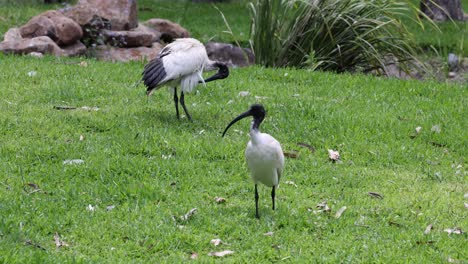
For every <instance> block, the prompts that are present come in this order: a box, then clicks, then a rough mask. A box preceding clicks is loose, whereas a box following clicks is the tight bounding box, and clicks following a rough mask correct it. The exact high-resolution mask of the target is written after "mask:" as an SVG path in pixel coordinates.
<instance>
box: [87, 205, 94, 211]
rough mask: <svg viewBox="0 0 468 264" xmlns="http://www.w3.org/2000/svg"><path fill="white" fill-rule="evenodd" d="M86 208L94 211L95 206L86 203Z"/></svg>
mask: <svg viewBox="0 0 468 264" xmlns="http://www.w3.org/2000/svg"><path fill="white" fill-rule="evenodd" d="M86 210H88V211H90V212H94V211H96V206H92V205H90V204H88V206H87V207H86Z"/></svg>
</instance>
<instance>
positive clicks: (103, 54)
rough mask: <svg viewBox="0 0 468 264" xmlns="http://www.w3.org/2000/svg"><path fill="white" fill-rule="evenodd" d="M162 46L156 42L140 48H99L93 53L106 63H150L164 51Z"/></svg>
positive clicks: (102, 46) (103, 46)
mask: <svg viewBox="0 0 468 264" xmlns="http://www.w3.org/2000/svg"><path fill="white" fill-rule="evenodd" d="M162 47H163V46H162V45H161V44H159V43H157V42H155V43H153V45H152V46H151V47H150V48H148V47H138V48H117V47H110V46H105V45H101V46H97V47H96V48H95V49H94V50H93V53H94V55H95V57H96V58H98V59H100V60H105V61H113V62H117V61H120V62H127V61H143V60H146V61H149V60H151V59H153V58H155V57H156V56H157V55H158V53H159V51H160V50H161V49H162Z"/></svg>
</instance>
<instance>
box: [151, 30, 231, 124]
mask: <svg viewBox="0 0 468 264" xmlns="http://www.w3.org/2000/svg"><path fill="white" fill-rule="evenodd" d="M216 68H218V69H219V70H218V72H217V73H216V74H215V75H213V76H211V77H210V78H208V79H206V80H204V79H203V76H202V73H203V72H204V71H211V70H215V69H216ZM228 75H229V69H228V68H227V66H226V65H225V64H224V63H221V62H217V61H212V60H210V59H209V58H208V55H207V53H206V49H205V46H204V45H203V44H202V43H201V42H200V41H198V40H196V39H193V38H180V39H176V40H175V41H174V42H172V43H170V44H168V45H166V46H165V47H164V48H163V49H162V50H161V51H160V52H159V54H158V56H157V57H156V58H154V59H153V60H151V61H150V62H149V63H148V64H146V65H145V69H144V71H143V81H144V84H145V85H146V87H147V91H146V93H147V95H148V96H149V95H151V94H152V93H153V92H154V91H156V90H158V89H160V88H161V87H162V86H164V85H167V86H169V88H170V91H172V92H173V93H174V101H175V104H176V112H177V117H179V110H178V101H179V100H178V96H177V86H180V87H181V91H180V92H181V95H180V96H181V97H180V103H181V105H182V107H183V108H184V111H185V113H186V114H187V117H188V118H189V119H191V118H190V115H189V114H188V112H187V109H186V107H185V102H184V93H190V92H192V91H193V90H194V88H195V87H196V86H197V85H198V83H205V82H209V81H213V80H216V79H224V78H226V77H227V76H228Z"/></svg>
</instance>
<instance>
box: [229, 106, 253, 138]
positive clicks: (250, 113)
mask: <svg viewBox="0 0 468 264" xmlns="http://www.w3.org/2000/svg"><path fill="white" fill-rule="evenodd" d="M249 116H252V112H251V111H250V109H249V110H248V111H246V112H244V113H242V114H240V115H239V116H237V117H236V118H234V120H232V121H231V123H229V125H228V126H227V127H226V129H225V130H224V132H223V136H222V137H224V135H225V134H226V132H227V131H228V129H229V128H230V127H231V126H232V125H234V124H235V123H236V122H237V121H239V120H241V119H243V118H246V117H249Z"/></svg>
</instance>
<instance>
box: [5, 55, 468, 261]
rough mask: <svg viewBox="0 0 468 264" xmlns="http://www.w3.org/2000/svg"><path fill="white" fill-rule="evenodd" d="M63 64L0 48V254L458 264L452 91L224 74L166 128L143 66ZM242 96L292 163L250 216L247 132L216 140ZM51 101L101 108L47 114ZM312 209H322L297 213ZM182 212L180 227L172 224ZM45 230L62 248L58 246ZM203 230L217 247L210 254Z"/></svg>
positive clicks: (460, 111)
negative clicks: (220, 200)
mask: <svg viewBox="0 0 468 264" xmlns="http://www.w3.org/2000/svg"><path fill="white" fill-rule="evenodd" d="M75 62H76V63H78V62H80V59H56V58H51V57H46V58H43V59H36V58H30V57H14V56H0V72H2V98H1V100H0V111H1V112H2V115H1V116H0V125H1V126H0V141H1V142H2V144H1V147H0V155H1V157H2V158H1V159H0V182H1V184H0V209H1V212H2V217H1V218H0V219H1V221H0V262H2V263H27V262H38V263H44V262H47V263H51V262H52V263H65V262H86V263H89V262H97V263H102V262H107V263H115V262H118V263H128V262H137V263H148V262H158V263H161V262H162V263H165V262H181V261H186V260H189V257H190V254H191V253H192V252H196V253H198V254H199V255H198V261H200V262H212V261H216V260H215V259H213V257H209V256H208V255H207V254H208V253H209V252H212V251H218V250H224V249H229V250H233V251H235V253H234V254H233V255H231V256H228V257H225V258H223V259H222V260H218V261H219V262H231V263H241V262H250V261H255V262H258V263H265V262H277V261H281V260H285V261H288V262H293V263H296V262H303V263H305V262H331V263H336V262H351V263H359V262H366V263H368V262H377V263H390V262H391V263H408V262H411V263H429V262H431V263H434V262H439V263H445V262H447V260H448V258H452V259H457V260H461V261H467V260H468V249H467V248H466V246H463V245H466V242H467V236H466V234H462V235H456V234H452V235H448V234H447V233H446V232H444V231H443V230H444V229H446V228H454V227H460V228H461V229H462V230H463V231H466V230H467V228H468V221H467V218H466V216H467V211H466V209H465V208H464V205H463V203H464V202H468V200H467V199H465V198H463V196H464V194H465V193H467V191H468V184H467V174H466V170H465V165H466V164H465V156H466V154H467V143H468V142H467V133H466V131H467V126H466V116H467V112H466V108H465V107H464V106H465V105H466V103H467V102H466V98H467V94H466V88H465V87H463V86H457V85H451V84H445V83H435V82H419V81H403V80H394V79H380V78H374V77H370V76H362V75H347V74H342V75H334V74H329V73H321V72H309V71H305V70H292V69H278V70H273V69H263V68H260V67H250V68H244V69H234V70H233V71H232V74H231V76H230V77H229V78H228V79H226V80H223V81H219V82H214V83H209V84H207V86H206V87H205V88H204V87H201V88H200V93H199V94H190V95H188V96H187V98H186V100H187V103H188V107H189V111H190V112H191V114H192V116H193V118H194V122H193V123H191V122H189V121H188V120H187V119H186V118H182V119H181V120H177V119H176V118H175V111H174V109H173V108H174V106H173V102H172V99H171V96H170V94H169V93H168V92H166V91H164V90H161V91H158V92H156V93H155V94H154V95H153V97H151V98H149V99H147V98H146V96H145V95H144V90H145V89H144V87H143V86H142V85H140V86H137V87H134V86H133V84H134V81H136V80H137V79H138V78H139V76H140V73H141V71H142V68H143V64H141V63H128V64H112V63H105V62H97V61H94V60H86V62H87V64H88V66H87V67H80V66H79V65H78V64H76V63H75ZM30 71H36V72H37V74H36V76H34V77H29V76H28V72H30ZM240 91H250V93H251V94H250V95H249V96H247V97H239V96H238V93H239V92H240ZM255 96H261V97H266V98H261V99H255ZM230 100H232V101H231V102H230ZM256 101H259V102H261V103H263V104H264V105H265V106H266V108H267V110H268V115H267V118H266V121H265V123H264V124H263V125H262V127H261V129H262V131H264V132H267V133H270V134H272V135H274V136H275V137H276V138H277V139H278V140H279V141H280V142H281V143H282V145H283V149H284V150H285V151H288V152H291V151H297V152H298V154H299V157H298V158H296V159H293V158H288V159H287V160H286V167H285V172H284V177H283V179H282V184H281V185H280V188H279V190H278V192H277V199H278V202H277V205H278V209H277V210H276V211H274V212H273V211H272V210H271V209H270V206H271V203H270V199H269V189H268V188H265V187H263V186H262V187H261V188H260V214H261V219H260V220H257V219H255V217H254V198H253V184H252V182H251V180H250V179H249V175H248V170H247V168H246V165H245V161H244V157H243V151H244V149H245V144H246V142H247V141H248V137H247V136H246V134H247V130H248V126H249V122H248V121H243V122H241V123H239V124H236V126H235V127H234V129H237V130H239V131H242V134H240V133H241V132H236V131H235V130H233V129H231V130H230V132H229V133H228V135H227V136H226V137H225V138H221V132H222V131H223V129H224V128H225V126H226V125H227V123H228V122H229V121H231V119H232V118H233V117H235V116H236V115H237V114H239V113H241V112H242V111H245V110H246V109H247V107H248V106H249V105H250V104H252V103H254V102H256ZM64 105H68V106H77V107H82V106H90V107H93V106H97V107H99V111H85V110H80V109H77V110H56V109H54V106H64ZM434 125H438V126H439V127H440V129H441V132H440V133H435V132H431V128H432V127H433V126H434ZM418 126H421V127H422V130H421V132H420V133H419V134H418V135H417V136H416V137H415V138H413V139H412V138H411V135H413V134H414V133H415V132H414V130H415V128H416V127H418ZM80 136H83V138H84V139H83V140H82V141H80ZM298 142H305V143H308V144H310V145H312V146H314V147H315V148H316V152H314V153H312V152H311V151H310V150H308V149H306V148H302V147H299V146H297V143H298ZM327 149H335V150H338V151H340V154H341V156H342V163H339V164H338V163H337V164H335V163H332V162H330V161H328V158H327ZM168 157H169V158H168ZM67 159H82V160H84V164H80V165H64V164H63V161H64V160H67ZM459 165H460V166H461V168H460V167H459ZM286 181H292V182H294V183H295V184H296V185H297V187H294V185H291V184H286ZM28 183H34V184H36V185H37V186H39V188H40V191H37V190H36V192H32V191H34V188H31V187H29V186H28V185H27V184H28ZM371 191H372V192H378V193H380V194H381V195H383V196H384V198H383V199H375V198H372V197H370V196H369V195H368V194H367V193H368V192H371ZM31 192H32V193H31ZM216 196H220V197H224V198H226V200H227V201H226V203H224V204H217V203H216V202H215V201H214V198H215V197H216ZM325 200H326V201H327V202H328V205H329V206H330V207H331V211H332V212H331V213H330V214H327V213H318V214H314V213H313V212H311V210H316V208H315V207H316V205H317V204H318V203H321V202H323V201H325ZM88 205H92V206H96V208H97V209H96V210H95V211H94V212H91V211H88V210H87V209H86V208H87V207H88ZM109 205H114V206H115V208H114V209H113V210H111V211H107V210H106V207H107V206H109ZM342 206H346V207H347V210H346V211H345V212H344V213H343V215H342V216H341V217H340V218H339V219H335V218H334V214H335V212H336V211H337V210H338V209H339V208H341V207H342ZM192 208H197V209H198V211H197V213H196V214H195V215H194V216H193V217H192V218H190V219H189V220H188V221H178V222H174V221H173V219H172V216H174V215H175V216H177V217H178V216H181V215H184V214H185V213H187V212H188V211H189V210H190V209H192ZM429 224H433V226H434V229H433V230H432V231H431V232H430V233H429V234H428V235H424V234H423V232H424V230H425V228H426V226H428V225H429ZM179 225H182V226H184V227H179ZM269 231H272V232H274V234H273V236H265V235H264V233H266V232H269ZM56 232H57V233H59V234H60V237H61V239H63V241H65V242H66V243H67V244H68V245H69V246H68V247H61V248H59V249H56V246H55V244H54V241H53V237H54V234H55V233H56ZM214 238H221V239H222V240H223V241H225V242H226V243H228V244H229V245H220V246H218V247H214V246H213V245H212V244H210V240H211V239H214ZM26 241H30V243H29V244H27V243H26ZM30 244H33V245H30ZM34 245H37V246H40V247H42V248H43V249H41V248H38V247H36V246H34ZM216 262H217V261H216Z"/></svg>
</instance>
